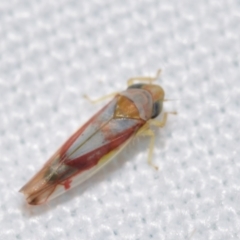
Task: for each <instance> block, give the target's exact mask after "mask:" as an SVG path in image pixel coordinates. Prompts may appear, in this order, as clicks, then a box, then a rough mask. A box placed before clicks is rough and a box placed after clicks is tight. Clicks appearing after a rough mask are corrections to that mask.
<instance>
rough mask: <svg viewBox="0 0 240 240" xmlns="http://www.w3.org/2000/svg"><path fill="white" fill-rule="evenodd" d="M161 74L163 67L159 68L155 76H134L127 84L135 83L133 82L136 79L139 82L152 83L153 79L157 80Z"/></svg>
mask: <svg viewBox="0 0 240 240" xmlns="http://www.w3.org/2000/svg"><path fill="white" fill-rule="evenodd" d="M160 74H161V69H159V70H158V71H157V74H156V76H155V77H133V78H130V79H128V81H127V85H128V86H131V85H133V82H134V81H136V80H137V81H138V82H150V83H152V82H153V81H156V80H157V79H158V77H159V76H160Z"/></svg>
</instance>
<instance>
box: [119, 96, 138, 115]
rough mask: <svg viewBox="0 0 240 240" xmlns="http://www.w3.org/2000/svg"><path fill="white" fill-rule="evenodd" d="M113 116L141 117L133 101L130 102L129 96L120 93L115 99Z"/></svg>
mask: <svg viewBox="0 0 240 240" xmlns="http://www.w3.org/2000/svg"><path fill="white" fill-rule="evenodd" d="M114 118H134V119H141V118H140V115H139V111H138V109H137V107H136V106H135V104H134V102H132V101H131V100H130V99H129V98H127V97H125V96H121V95H120V96H119V98H118V101H117V105H116V110H115V113H114Z"/></svg>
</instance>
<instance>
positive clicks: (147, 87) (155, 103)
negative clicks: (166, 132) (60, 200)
mask: <svg viewBox="0 0 240 240" xmlns="http://www.w3.org/2000/svg"><path fill="white" fill-rule="evenodd" d="M158 74H159V72H158ZM158 74H157V76H156V78H157V77H158ZM156 78H133V79H130V80H129V85H130V86H129V87H128V88H127V90H125V91H123V92H121V93H118V94H116V95H115V97H114V98H113V99H112V100H111V101H110V102H109V103H108V104H107V105H106V106H105V107H103V108H102V109H101V110H100V111H99V112H97V113H96V114H95V115H94V116H93V117H92V118H91V119H90V120H89V121H88V122H87V123H85V124H84V125H83V126H82V127H81V128H79V129H78V130H77V131H76V132H75V133H74V134H73V135H72V136H71V137H70V138H69V139H68V140H67V141H66V142H65V143H64V144H63V146H62V147H60V149H59V150H58V151H57V152H56V153H55V154H54V155H53V156H52V157H51V158H50V159H49V160H48V161H47V162H46V164H45V165H44V166H43V168H42V169H41V170H40V171H39V172H38V173H37V174H36V175H35V176H34V177H33V178H32V179H31V180H30V181H29V182H28V183H27V184H26V185H25V186H24V187H23V188H22V189H21V190H20V191H21V192H22V193H23V194H24V195H25V197H26V200H27V202H28V203H29V204H32V205H37V204H42V203H45V202H47V201H49V200H51V199H53V198H55V197H56V196H58V195H60V194H62V193H64V192H65V191H66V190H68V189H70V188H73V187H74V186H76V185H78V184H80V183H82V182H84V181H85V180H86V179H87V178H89V177H90V176H92V175H93V174H94V173H96V172H97V171H98V170H99V169H100V168H101V167H103V166H104V165H105V164H106V163H108V162H109V161H110V160H111V159H112V158H113V157H114V156H115V155H116V154H117V153H119V152H120V150H122V149H123V148H124V147H125V146H126V145H127V144H128V143H129V142H130V141H131V139H132V138H133V137H135V136H136V135H148V136H150V137H151V144H150V150H149V158H148V161H149V163H150V164H152V163H151V156H152V150H153V142H154V133H153V132H152V130H150V129H149V124H154V125H157V126H159V127H162V126H163V125H164V124H165V122H166V117H167V114H166V113H165V115H164V118H163V121H162V122H159V121H156V120H154V121H152V120H151V119H153V118H156V117H157V116H158V115H159V114H160V113H161V111H162V106H163V101H164V91H163V89H162V88H161V87H160V86H158V85H154V84H152V81H153V80H155V79H156ZM134 80H140V81H142V82H143V81H149V82H150V83H149V84H143V83H137V84H132V82H133V81H134Z"/></svg>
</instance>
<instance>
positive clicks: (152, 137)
mask: <svg viewBox="0 0 240 240" xmlns="http://www.w3.org/2000/svg"><path fill="white" fill-rule="evenodd" d="M138 135H141V136H149V137H150V143H149V150H148V164H149V165H150V166H151V167H153V168H154V169H155V170H158V166H156V165H155V164H154V163H153V162H152V156H153V149H154V142H155V134H154V132H153V131H152V130H151V129H149V128H148V125H147V129H146V128H145V127H144V129H143V130H142V131H140V132H139V134H138Z"/></svg>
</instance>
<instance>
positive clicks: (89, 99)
mask: <svg viewBox="0 0 240 240" xmlns="http://www.w3.org/2000/svg"><path fill="white" fill-rule="evenodd" d="M117 94H118V92H113V93H110V94H108V95H105V96H102V97H100V98H97V99H91V98H90V97H89V96H88V95H86V94H84V95H83V97H84V98H86V99H87V100H88V101H89V102H91V103H98V102H101V101H103V100H106V99H108V98H111V97H115V96H116V95H117Z"/></svg>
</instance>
